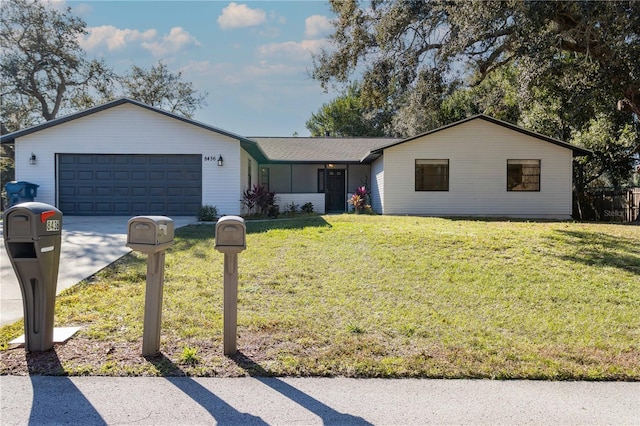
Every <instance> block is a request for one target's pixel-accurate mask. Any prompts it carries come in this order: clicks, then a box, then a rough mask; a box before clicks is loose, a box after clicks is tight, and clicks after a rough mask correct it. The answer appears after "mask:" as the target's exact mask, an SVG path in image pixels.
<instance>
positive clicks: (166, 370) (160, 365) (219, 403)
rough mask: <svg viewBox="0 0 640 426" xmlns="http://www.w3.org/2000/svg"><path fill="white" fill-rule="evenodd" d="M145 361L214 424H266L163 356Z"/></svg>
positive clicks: (159, 355)
mask: <svg viewBox="0 0 640 426" xmlns="http://www.w3.org/2000/svg"><path fill="white" fill-rule="evenodd" d="M145 359H146V360H147V361H148V362H150V363H151V364H153V365H154V366H155V367H156V368H157V369H158V371H160V372H161V374H162V375H163V376H164V378H165V380H167V381H168V382H169V383H171V384H172V385H173V386H175V387H176V388H178V389H180V390H181V391H182V392H183V393H184V394H185V395H187V396H188V397H189V398H191V399H192V400H193V401H195V402H197V403H198V404H199V405H200V406H201V407H202V408H204V409H205V410H207V412H208V413H209V414H211V416H212V417H213V418H214V419H215V420H216V424H218V425H239V424H251V425H266V424H268V423H267V422H265V421H264V420H262V419H261V418H260V417H256V416H253V415H251V414H249V413H242V412H240V411H238V410H236V409H235V408H233V407H232V406H231V405H230V404H229V403H227V402H226V401H224V400H223V399H222V398H220V397H219V396H217V395H215V394H214V393H213V392H211V391H210V390H209V389H207V388H206V387H204V386H202V385H201V384H200V383H198V382H197V381H195V380H194V379H192V378H191V377H187V375H186V373H185V372H184V371H183V370H182V369H181V368H180V367H179V366H178V365H176V364H174V363H173V361H171V360H170V359H169V358H167V357H166V356H164V354H158V355H156V356H148V357H145Z"/></svg>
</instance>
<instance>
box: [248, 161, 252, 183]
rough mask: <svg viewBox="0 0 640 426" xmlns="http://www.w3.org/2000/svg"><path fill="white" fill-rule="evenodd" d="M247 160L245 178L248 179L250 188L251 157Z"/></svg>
mask: <svg viewBox="0 0 640 426" xmlns="http://www.w3.org/2000/svg"><path fill="white" fill-rule="evenodd" d="M248 160H249V161H248V164H247V170H248V173H247V179H248V181H249V189H251V183H252V182H251V158H249V159H248Z"/></svg>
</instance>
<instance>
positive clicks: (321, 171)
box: [318, 169, 324, 192]
mask: <svg viewBox="0 0 640 426" xmlns="http://www.w3.org/2000/svg"><path fill="white" fill-rule="evenodd" d="M318 192H324V169H318Z"/></svg>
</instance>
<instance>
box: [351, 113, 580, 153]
mask: <svg viewBox="0 0 640 426" xmlns="http://www.w3.org/2000/svg"><path fill="white" fill-rule="evenodd" d="M473 120H484V121H487V122H489V123H493V124H496V125H498V126H501V127H505V128H507V129H510V130H513V131H516V132H518V133H522V134H525V135H528V136H531V137H534V138H537V139H540V140H543V141H545V142H549V143H552V144H554V145H558V146H561V147H563V148H567V149H570V150H571V151H573V156H574V157H579V156H583V155H591V154H592V152H591V151H589V150H587V149H584V148H580V147H577V146H575V145H571V144H569V143H567V142H563V141H561V140H559V139H554V138H552V137H549V136H545V135H543V134H540V133H536V132H533V131H531V130H527V129H524V128H522V127H519V126H516V125H515V124H511V123H507V122H506V121H502V120H498V119H496V118H493V117H489V116H486V115H482V114H480V115H474V116H472V117H468V118H465V119H464V120H460V121H456V122H454V123H451V124H447V125H445V126H442V127H438V128H437V129H433V130H430V131H428V132H426V133H422V134H420V135H417V136H413V137H410V138H407V139H403V140H401V141H398V142H395V143H391V144H389V145H386V146H383V147H380V148H378V149H375V150H372V151H371V152H370V153H369V155H368V156H367V157H365V159H364V160H367V159H369V160H370V159H372V158H376V157H379V156H380V155H382V153H383V151H384V150H385V149H387V148H391V147H393V146H396V145H400V144H403V143H405V142H409V141H412V140H415V139H418V138H422V137H424V136H429V135H432V134H434V133H438V132H441V131H443V130H446V129H449V128H451V127H454V126H458V125H460V124H463V123H468V122H470V121H473ZM364 160H363V161H364Z"/></svg>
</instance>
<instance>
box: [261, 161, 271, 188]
mask: <svg viewBox="0 0 640 426" xmlns="http://www.w3.org/2000/svg"><path fill="white" fill-rule="evenodd" d="M260 184H262V186H264V187H265V188H267V191H269V168H268V167H262V168H261V169H260Z"/></svg>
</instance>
